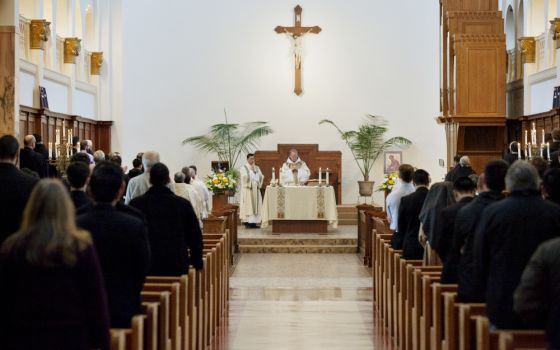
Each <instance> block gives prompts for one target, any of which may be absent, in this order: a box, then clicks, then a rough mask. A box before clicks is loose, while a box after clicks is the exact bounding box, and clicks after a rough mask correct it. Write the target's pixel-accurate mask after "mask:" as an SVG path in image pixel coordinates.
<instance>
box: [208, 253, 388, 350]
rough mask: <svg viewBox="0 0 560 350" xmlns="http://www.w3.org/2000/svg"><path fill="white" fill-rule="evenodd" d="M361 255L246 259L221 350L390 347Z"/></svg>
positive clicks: (236, 279) (236, 277)
mask: <svg viewBox="0 0 560 350" xmlns="http://www.w3.org/2000/svg"><path fill="white" fill-rule="evenodd" d="M371 284H372V279H371V275H370V273H369V271H368V270H367V269H366V268H364V267H363V266H362V264H361V262H360V260H359V258H358V256H357V255H355V254H241V256H240V258H239V261H238V263H237V266H236V267H235V271H234V273H233V276H232V277H231V302H230V317H229V322H228V323H229V325H228V327H227V328H226V329H224V334H223V337H221V340H220V341H219V343H220V344H215V345H214V347H213V348H214V349H221V350H223V349H231V350H237V349H243V350H253V349H255V350H256V349H259V350H268V349H270V350H275V349H282V350H291V349H309V350H311V349H325V350H328V349H341V350H342V349H345V350H346V349H374V348H375V349H389V348H390V347H389V346H388V345H387V344H385V345H384V343H385V342H386V340H385V336H384V334H383V332H380V331H379V330H378V331H374V329H375V328H378V327H376V326H375V325H374V322H376V321H375V320H374V315H373V313H372V288H371Z"/></svg>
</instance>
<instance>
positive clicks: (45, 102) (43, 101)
mask: <svg viewBox="0 0 560 350" xmlns="http://www.w3.org/2000/svg"><path fill="white" fill-rule="evenodd" d="M39 104H40V107H41V109H49V99H48V98H47V89H45V87H44V86H39Z"/></svg>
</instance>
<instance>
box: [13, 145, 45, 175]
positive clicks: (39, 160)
mask: <svg viewBox="0 0 560 350" xmlns="http://www.w3.org/2000/svg"><path fill="white" fill-rule="evenodd" d="M35 143H36V141H35V136H33V135H26V136H25V137H24V138H23V146H24V147H23V149H22V150H21V151H20V153H19V167H20V169H29V170H31V171H33V172H35V173H37V175H38V176H39V177H41V178H43V177H47V174H48V168H47V163H46V162H45V160H44V158H43V156H42V155H41V154H40V153H37V152H35V151H34V148H35Z"/></svg>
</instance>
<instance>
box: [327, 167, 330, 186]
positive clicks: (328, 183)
mask: <svg viewBox="0 0 560 350" xmlns="http://www.w3.org/2000/svg"><path fill="white" fill-rule="evenodd" d="M329 185H330V182H329V168H327V186H329Z"/></svg>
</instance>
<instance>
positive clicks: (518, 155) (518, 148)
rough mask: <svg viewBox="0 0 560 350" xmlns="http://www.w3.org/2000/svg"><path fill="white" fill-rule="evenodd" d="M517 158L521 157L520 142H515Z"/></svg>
mask: <svg viewBox="0 0 560 350" xmlns="http://www.w3.org/2000/svg"><path fill="white" fill-rule="evenodd" d="M517 159H521V142H518V143H517Z"/></svg>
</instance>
